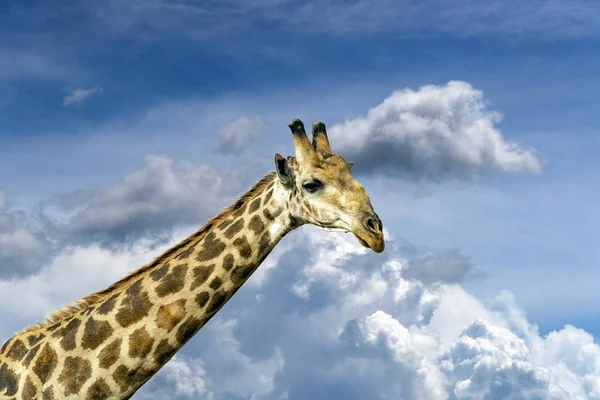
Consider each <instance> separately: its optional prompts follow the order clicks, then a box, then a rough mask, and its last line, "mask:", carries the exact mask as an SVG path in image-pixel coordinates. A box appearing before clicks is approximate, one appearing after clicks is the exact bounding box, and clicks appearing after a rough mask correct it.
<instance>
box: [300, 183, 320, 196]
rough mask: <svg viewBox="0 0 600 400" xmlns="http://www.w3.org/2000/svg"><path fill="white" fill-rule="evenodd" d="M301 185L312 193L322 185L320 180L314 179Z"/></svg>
mask: <svg viewBox="0 0 600 400" xmlns="http://www.w3.org/2000/svg"><path fill="white" fill-rule="evenodd" d="M302 187H303V188H304V190H306V191H307V192H309V193H314V192H316V191H317V190H319V189H321V188H322V187H323V184H322V183H321V181H317V180H314V181H310V182H307V183H305V184H304V185H302Z"/></svg>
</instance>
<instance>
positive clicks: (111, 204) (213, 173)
mask: <svg viewBox="0 0 600 400" xmlns="http://www.w3.org/2000/svg"><path fill="white" fill-rule="evenodd" d="M253 173H254V170H253V169H252V167H251V166H250V167H247V168H243V169H234V170H232V171H230V172H229V173H228V174H226V175H223V174H221V173H220V172H219V171H217V170H216V169H215V168H214V167H212V166H209V165H191V164H189V163H183V162H182V163H174V162H173V161H172V160H171V159H170V158H168V157H165V156H150V157H148V158H147V159H146V165H145V167H144V168H143V169H140V170H138V171H136V172H134V173H132V174H129V175H127V176H125V178H124V179H123V180H122V181H121V182H118V183H115V184H113V185H111V186H109V187H108V188H103V189H100V190H97V191H87V192H86V191H83V192H82V191H79V192H74V193H72V194H69V195H64V196H60V197H57V198H55V199H54V200H53V201H52V203H53V204H55V205H56V206H58V207H60V208H62V209H64V210H66V211H69V212H70V213H71V216H70V217H69V218H67V220H66V223H64V224H63V225H61V229H62V231H63V232H64V233H65V234H66V235H67V236H68V238H69V240H78V241H88V242H89V241H94V240H96V241H102V242H112V243H114V242H121V241H123V240H126V239H135V238H136V237H138V236H144V235H156V236H158V237H160V236H161V235H164V234H165V233H166V234H168V233H169V232H170V230H171V229H172V228H173V227H175V226H178V225H188V226H189V225H196V226H201V225H202V223H203V222H204V221H205V220H207V219H208V218H210V217H212V216H213V215H214V214H216V213H217V212H218V211H219V209H221V208H223V206H224V204H223V199H224V198H225V199H227V198H231V199H232V200H231V201H233V197H234V196H235V195H237V194H239V193H240V192H242V190H245V189H249V188H250V186H251V183H250V182H249V181H250V179H249V175H252V174H253ZM252 177H254V176H252ZM246 186H247V187H246Z"/></svg>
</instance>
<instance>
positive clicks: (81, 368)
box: [58, 356, 92, 396]
mask: <svg viewBox="0 0 600 400" xmlns="http://www.w3.org/2000/svg"><path fill="white" fill-rule="evenodd" d="M91 374H92V364H91V363H90V362H89V361H88V360H85V359H83V358H81V357H70V356H69V357H67V358H66V359H65V365H64V367H63V369H62V371H61V373H60V376H59V377H58V381H59V382H60V383H62V385H63V386H64V388H65V396H70V395H72V394H77V393H79V391H80V390H81V388H82V387H83V385H85V383H86V382H87V381H88V379H90V376H91Z"/></svg>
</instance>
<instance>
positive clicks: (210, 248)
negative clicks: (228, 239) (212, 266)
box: [196, 232, 225, 262]
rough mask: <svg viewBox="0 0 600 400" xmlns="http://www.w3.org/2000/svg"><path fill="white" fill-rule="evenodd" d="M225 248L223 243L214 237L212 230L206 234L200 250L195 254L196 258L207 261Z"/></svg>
mask: <svg viewBox="0 0 600 400" xmlns="http://www.w3.org/2000/svg"><path fill="white" fill-rule="evenodd" d="M223 250H225V243H223V242H222V241H220V240H219V239H217V238H216V235H215V233H214V232H211V233H209V234H208V235H206V237H205V238H204V240H203V241H202V250H200V252H199V253H198V255H197V256H196V260H198V261H200V262H202V261H208V260H212V259H213V258H216V257H218V256H219V255H221V253H222V252H223Z"/></svg>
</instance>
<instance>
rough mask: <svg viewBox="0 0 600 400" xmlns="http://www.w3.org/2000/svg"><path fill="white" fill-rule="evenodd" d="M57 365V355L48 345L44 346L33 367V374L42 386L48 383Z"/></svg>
mask: <svg viewBox="0 0 600 400" xmlns="http://www.w3.org/2000/svg"><path fill="white" fill-rule="evenodd" d="M57 365H58V355H57V354H56V352H55V351H54V350H52V347H50V345H48V344H46V345H44V348H43V349H42V351H41V352H40V356H39V357H38V359H37V360H36V361H35V364H34V365H33V368H32V369H33V372H34V373H35V374H36V375H37V377H38V378H40V381H41V382H42V385H43V384H45V383H46V382H48V380H49V379H50V377H51V376H52V373H53V372H54V370H55V369H56V366H57Z"/></svg>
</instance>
